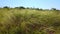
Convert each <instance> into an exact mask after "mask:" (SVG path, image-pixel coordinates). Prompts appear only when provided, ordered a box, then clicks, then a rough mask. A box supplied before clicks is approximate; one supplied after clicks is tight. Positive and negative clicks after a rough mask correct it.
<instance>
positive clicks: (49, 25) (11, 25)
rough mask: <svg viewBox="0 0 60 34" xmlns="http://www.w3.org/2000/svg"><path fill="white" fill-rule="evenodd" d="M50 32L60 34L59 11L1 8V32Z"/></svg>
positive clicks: (17, 33)
mask: <svg viewBox="0 0 60 34" xmlns="http://www.w3.org/2000/svg"><path fill="white" fill-rule="evenodd" d="M58 31H59V32H58ZM50 33H55V34H60V13H59V12H58V11H37V10H31V9H22V10H20V9H9V10H8V9H0V34H50Z"/></svg>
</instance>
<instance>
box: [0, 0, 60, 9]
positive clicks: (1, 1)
mask: <svg viewBox="0 0 60 34" xmlns="http://www.w3.org/2000/svg"><path fill="white" fill-rule="evenodd" d="M4 6H9V7H17V6H24V7H35V8H43V9H50V8H57V9H60V0H0V7H4Z"/></svg>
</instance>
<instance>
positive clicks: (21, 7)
mask: <svg viewBox="0 0 60 34" xmlns="http://www.w3.org/2000/svg"><path fill="white" fill-rule="evenodd" d="M3 8H7V9H9V8H10V7H8V6H4V7H3ZM15 8H16V9H32V10H44V9H42V8H40V9H39V8H29V7H27V8H25V7H23V6H20V7H15ZM45 10H49V9H45ZM50 10H58V9H56V8H51V9H50Z"/></svg>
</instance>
